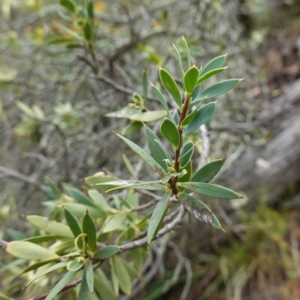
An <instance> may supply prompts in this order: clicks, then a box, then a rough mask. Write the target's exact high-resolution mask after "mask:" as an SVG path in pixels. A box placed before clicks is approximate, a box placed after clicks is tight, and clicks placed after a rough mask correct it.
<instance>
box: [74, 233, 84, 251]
mask: <svg viewBox="0 0 300 300" xmlns="http://www.w3.org/2000/svg"><path fill="white" fill-rule="evenodd" d="M86 241H87V234H86V233H81V234H79V235H78V236H77V238H76V239H75V246H76V247H77V248H78V249H79V250H83V243H86Z"/></svg>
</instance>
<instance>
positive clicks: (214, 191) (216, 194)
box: [178, 182, 244, 199]
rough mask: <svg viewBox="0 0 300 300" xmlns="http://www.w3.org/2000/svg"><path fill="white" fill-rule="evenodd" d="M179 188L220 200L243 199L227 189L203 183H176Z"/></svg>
mask: <svg viewBox="0 0 300 300" xmlns="http://www.w3.org/2000/svg"><path fill="white" fill-rule="evenodd" d="M178 185H179V186H181V187H183V188H186V189H189V190H192V191H193V192H196V193H199V194H201V195H204V196H208V197H213V198H221V199H241V198H244V197H243V196H242V195H240V194H238V193H236V192H234V191H232V190H230V189H227V188H225V187H223V186H219V185H215V184H210V183H204V182H186V183H178Z"/></svg>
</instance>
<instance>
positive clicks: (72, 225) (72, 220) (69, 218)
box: [64, 207, 82, 237]
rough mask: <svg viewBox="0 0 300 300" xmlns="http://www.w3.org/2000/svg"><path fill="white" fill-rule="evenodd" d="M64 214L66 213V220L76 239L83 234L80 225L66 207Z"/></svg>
mask: <svg viewBox="0 0 300 300" xmlns="http://www.w3.org/2000/svg"><path fill="white" fill-rule="evenodd" d="M64 213H65V218H66V220H67V223H68V225H69V227H70V229H71V231H72V233H73V235H74V237H77V236H78V235H79V234H81V232H82V231H81V228H80V225H79V223H78V222H77V220H76V219H75V217H74V215H73V214H72V213H71V212H70V211H69V210H68V209H67V208H65V207H64Z"/></svg>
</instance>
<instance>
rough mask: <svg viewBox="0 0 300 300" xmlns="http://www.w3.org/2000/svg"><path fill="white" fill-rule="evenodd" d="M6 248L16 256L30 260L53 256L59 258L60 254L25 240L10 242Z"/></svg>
mask: <svg viewBox="0 0 300 300" xmlns="http://www.w3.org/2000/svg"><path fill="white" fill-rule="evenodd" d="M5 250H6V251H7V252H8V253H9V254H11V255H13V256H15V257H19V258H24V259H28V260H48V259H52V258H59V256H58V255H57V254H56V253H55V252H53V251H52V250H50V249H47V248H44V247H42V246H40V245H37V244H33V243H30V242H25V241H13V242H9V243H8V244H7V245H6V247H5Z"/></svg>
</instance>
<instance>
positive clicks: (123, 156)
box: [122, 154, 138, 180]
mask: <svg viewBox="0 0 300 300" xmlns="http://www.w3.org/2000/svg"><path fill="white" fill-rule="evenodd" d="M122 158H123V161H124V163H125V165H126V167H127V170H128V171H129V173H130V174H131V176H132V178H133V179H134V180H138V178H137V176H136V174H135V171H134V168H133V166H132V164H131V162H130V161H129V159H128V158H127V156H126V155H125V154H123V155H122Z"/></svg>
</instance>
